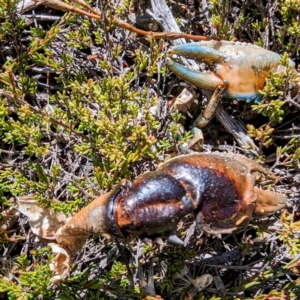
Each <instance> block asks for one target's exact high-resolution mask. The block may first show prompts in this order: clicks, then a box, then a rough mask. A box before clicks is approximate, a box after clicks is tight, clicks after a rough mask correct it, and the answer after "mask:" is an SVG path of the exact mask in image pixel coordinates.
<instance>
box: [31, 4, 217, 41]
mask: <svg viewBox="0 0 300 300" xmlns="http://www.w3.org/2000/svg"><path fill="white" fill-rule="evenodd" d="M34 1H35V2H36V3H37V5H45V6H47V7H51V8H54V9H58V10H62V11H69V12H74V13H78V14H81V15H83V16H86V17H89V18H92V19H96V20H102V15H101V14H100V13H99V12H97V11H96V10H94V9H93V8H92V7H90V6H89V5H88V4H86V3H85V2H83V1H82V0H74V2H76V3H77V4H78V5H80V6H82V7H84V8H86V9H88V10H89V11H91V12H87V11H85V10H83V9H80V8H77V7H74V6H72V5H69V4H66V3H64V2H62V1H60V0H34ZM114 21H115V22H116V26H118V27H120V28H123V29H126V30H129V31H131V32H134V33H136V34H139V35H143V36H146V37H148V38H150V39H166V40H175V39H180V38H186V39H189V40H193V41H203V40H205V41H209V40H211V39H212V38H211V37H207V36H202V35H192V34H186V33H178V32H153V31H145V30H142V29H139V28H136V27H134V26H132V25H130V24H129V23H127V22H125V21H122V20H119V19H115V20H114Z"/></svg>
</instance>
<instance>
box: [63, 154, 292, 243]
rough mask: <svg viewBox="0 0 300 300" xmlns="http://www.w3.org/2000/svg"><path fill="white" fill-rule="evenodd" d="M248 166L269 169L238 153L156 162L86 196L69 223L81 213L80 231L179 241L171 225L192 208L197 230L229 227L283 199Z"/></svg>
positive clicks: (273, 209) (214, 231)
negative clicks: (90, 198) (86, 200)
mask: <svg viewBox="0 0 300 300" xmlns="http://www.w3.org/2000/svg"><path fill="white" fill-rule="evenodd" d="M253 171H255V172H260V173H264V174H265V175H268V174H269V172H268V171H267V170H266V169H264V168H263V167H262V166H260V165H259V164H258V163H256V162H253V161H251V160H249V159H247V158H245V157H242V156H240V155H233V154H221V153H211V154H207V153H195V154H189V155H182V156H179V157H176V158H173V159H171V160H169V161H167V162H166V163H164V164H161V165H160V166H159V167H158V169H157V171H154V172H146V173H144V174H142V175H140V176H139V177H137V178H136V179H135V180H134V181H132V182H131V181H128V180H125V181H123V182H122V183H121V184H120V185H118V186H117V187H116V188H115V189H114V190H113V191H112V192H110V193H108V194H106V195H103V196H101V197H99V198H97V199H95V200H94V201H93V202H91V203H90V204H89V205H88V206H87V207H85V208H84V209H83V210H82V212H79V213H78V216H74V217H73V220H71V221H70V222H71V223H70V224H71V225H72V226H73V228H74V224H75V223H76V221H75V220H76V218H78V219H85V222H84V224H82V225H81V228H80V230H81V231H85V232H90V233H95V234H100V235H104V236H113V237H116V238H121V239H125V238H127V237H128V236H130V235H133V236H137V237H141V238H144V237H150V238H155V237H160V236H163V237H165V238H167V239H169V240H170V241H171V242H175V243H178V244H182V241H181V240H180V239H179V238H178V237H177V236H176V235H175V230H176V226H177V224H178V223H179V221H180V220H181V219H182V218H183V217H184V216H186V215H188V214H193V215H194V216H195V219H196V222H197V225H198V227H200V229H201V230H203V231H205V232H207V233H210V234H220V233H231V232H233V231H234V230H236V229H237V228H239V227H241V226H245V225H247V224H248V222H249V221H250V220H251V218H252V217H253V216H257V217H259V216H262V215H267V214H270V213H274V212H276V211H278V210H279V209H281V208H282V207H284V206H285V205H286V201H287V199H286V197H285V196H284V195H281V194H277V193H274V192H271V191H264V190H261V189H258V188H256V187H255V177H254V176H253V175H252V172H253ZM66 226H67V227H68V226H69V227H70V225H68V224H66ZM76 226H77V225H76Z"/></svg>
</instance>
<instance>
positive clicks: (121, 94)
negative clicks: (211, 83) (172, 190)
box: [0, 0, 300, 300]
mask: <svg viewBox="0 0 300 300" xmlns="http://www.w3.org/2000/svg"><path fill="white" fill-rule="evenodd" d="M89 2H91V3H90V4H91V5H92V6H94V5H95V3H94V2H92V1H89ZM209 2H210V3H209V6H208V9H209V14H202V13H200V12H199V10H201V7H200V6H199V5H198V4H189V5H186V6H178V5H177V4H176V3H173V1H171V2H170V3H168V4H169V5H170V6H172V7H173V11H174V14H177V15H176V16H175V17H176V18H178V19H180V20H181V21H182V20H185V22H178V23H179V24H181V25H182V30H183V31H186V32H187V31H189V32H190V31H193V33H195V34H203V31H204V33H205V34H208V35H211V36H218V37H219V38H221V39H227V40H229V39H232V38H237V39H239V40H243V41H247V42H252V43H256V44H258V45H260V46H263V47H266V48H268V49H270V50H272V51H276V52H278V53H280V54H282V61H281V63H282V65H283V66H284V67H285V69H284V70H283V71H282V72H281V73H276V72H275V70H274V72H272V73H271V74H270V76H269V78H268V80H267V82H266V86H265V88H264V90H262V91H261V93H262V95H263V100H262V102H260V103H258V104H255V105H253V106H252V108H251V105H246V104H244V103H235V104H234V105H235V107H234V108H232V106H231V105H232V103H227V102H226V101H224V104H225V105H227V106H228V110H229V111H230V110H231V111H232V113H233V116H234V117H238V118H241V119H243V118H244V123H245V124H246V125H247V129H248V133H249V136H251V137H252V138H253V139H254V140H255V142H256V144H257V146H258V148H259V153H258V154H259V157H257V159H260V160H261V161H264V162H266V163H268V164H269V166H270V168H271V169H272V170H273V171H275V175H276V177H277V179H278V181H279V183H280V184H281V187H282V188H281V190H280V191H287V190H288V191H290V194H289V198H290V199H291V205H290V207H289V208H288V210H287V211H285V212H284V213H283V214H282V216H281V219H280V222H281V223H280V224H281V225H280V226H279V225H274V226H273V227H272V228H273V229H272V230H267V229H266V228H268V227H267V225H266V227H264V226H263V224H260V223H259V222H258V223H255V225H254V226H253V228H252V229H251V230H250V233H248V234H247V233H245V235H243V233H237V234H235V235H229V236H227V237H226V238H225V239H220V238H216V237H200V236H197V239H195V240H193V243H189V245H188V247H187V248H184V249H182V248H180V247H178V246H174V245H169V244H168V246H166V247H164V248H163V249H160V248H159V247H156V246H153V245H147V244H143V245H142V246H141V242H140V241H136V240H134V241H133V242H131V243H129V244H128V245H123V244H121V245H118V247H117V248H118V250H116V251H115V252H114V249H115V248H114V247H116V246H115V245H116V241H106V240H104V239H100V238H99V237H91V238H90V240H89V241H88V242H87V244H86V245H85V246H84V248H83V249H82V251H81V253H79V254H78V256H77V257H76V259H75V262H74V267H73V270H72V273H71V276H70V278H68V279H67V280H66V281H65V282H63V283H61V284H59V285H54V284H51V283H50V278H51V277H52V276H53V274H52V272H51V271H50V268H49V263H50V262H51V260H52V259H53V257H54V256H53V254H52V253H51V251H50V248H48V247H47V243H46V242H45V241H43V240H42V239H39V238H37V237H35V236H34V235H33V234H32V233H31V232H30V228H29V225H28V223H27V222H26V219H25V217H24V216H19V215H18V217H19V219H18V221H16V220H15V223H14V224H13V225H12V227H11V228H9V229H7V228H6V229H3V228H4V227H1V226H0V299H10V300H13V299H16V300H17V299H18V300H22V299H24V300H25V299H60V300H64V299H99V300H100V299H149V300H150V299H161V298H155V297H152V296H149V295H147V292H145V291H144V290H143V288H144V287H145V285H146V284H147V283H148V279H149V278H151V276H152V279H153V281H154V285H155V288H156V291H157V294H158V295H161V297H162V298H163V299H188V298H186V296H185V295H186V294H185V292H184V291H185V290H186V289H187V287H188V286H189V285H190V281H191V280H192V279H194V278H195V277H197V276H200V273H201V272H202V273H201V274H205V273H211V274H212V275H213V276H214V278H215V280H216V281H215V286H217V284H216V283H217V279H216V278H222V280H223V283H224V285H223V288H222V285H220V286H217V287H215V286H214V287H211V288H209V289H208V290H204V291H202V292H199V293H197V295H196V296H195V297H194V299H211V300H213V299H214V300H217V299H299V297H300V292H299V291H300V289H299V272H300V269H299V263H298V260H299V255H300V250H299V231H300V228H299V225H300V224H299V207H298V206H297V204H295V203H296V200H298V199H299V182H300V178H299V169H300V166H299V158H300V146H299V142H300V135H299V126H300V124H299V108H300V101H299V93H298V94H295V93H294V92H293V90H292V87H291V84H295V83H296V81H297V79H298V78H297V73H296V71H295V69H294V68H293V67H291V66H290V65H289V63H288V57H290V58H292V59H296V60H297V61H296V62H298V63H299V50H300V46H299V37H300V23H299V22H300V1H299V0H298V1H297V0H294V1H293V0H289V1H288V0H280V1H277V2H275V1H274V3H269V4H268V5H269V6H268V7H267V6H265V5H263V4H262V2H261V1H250V0H246V1H242V3H240V4H237V2H236V1H230V0H226V1H215V0H211V1H209ZM271 2H272V1H271ZM189 3H190V2H189ZM144 5H147V4H146V3H138V2H136V1H130V0H127V1H123V2H120V3H119V2H115V1H104V2H103V3H101V5H100V9H101V11H102V13H103V14H104V16H105V18H104V19H103V21H98V20H92V19H89V18H87V17H83V16H80V15H79V14H77V13H64V12H60V11H55V10H51V14H53V15H51V14H50V12H49V10H48V9H47V8H42V7H40V8H38V9H37V10H35V13H36V15H44V16H49V18H48V19H47V18H46V19H47V21H45V22H42V21H40V20H39V19H38V18H37V19H35V20H33V19H32V18H29V17H28V16H27V17H25V16H22V15H20V14H18V13H17V1H16V0H9V1H7V0H0V50H1V53H0V66H1V68H0V153H1V161H0V213H1V212H3V215H2V214H0V222H1V220H2V219H5V218H6V216H5V214H4V212H5V211H6V210H8V208H9V207H12V206H13V205H15V199H16V198H17V197H19V196H23V195H28V194H32V195H34V197H35V199H36V200H37V201H38V202H39V203H40V205H41V206H43V207H51V208H52V209H54V210H55V211H61V212H64V213H66V214H69V213H75V212H77V211H78V210H80V209H81V208H82V207H84V206H85V205H87V203H89V202H90V201H91V200H93V199H94V198H96V197H97V196H99V195H100V194H102V193H104V192H106V191H109V190H111V189H112V187H114V186H115V185H116V184H117V183H119V182H120V181H121V180H122V179H123V178H129V179H133V178H135V177H136V176H138V175H139V174H142V173H144V172H145V171H147V170H154V169H155V168H156V166H157V165H158V164H159V163H160V162H162V161H164V160H165V159H166V158H168V157H170V156H172V155H177V154H179V148H180V146H181V145H182V144H184V143H185V142H187V141H188V140H189V139H190V138H191V133H190V131H189V128H190V126H189V125H190V123H191V122H192V121H190V123H189V120H190V119H191V120H192V119H193V117H195V115H196V113H195V111H192V112H191V113H190V114H189V115H188V117H187V120H188V121H187V122H186V123H185V124H181V115H180V114H179V112H178V111H176V109H175V108H174V107H173V105H172V101H171V100H172V96H173V97H174V96H177V95H178V94H179V92H180V90H181V86H180V80H179V79H178V78H175V76H171V75H170V73H169V71H168V70H167V68H166V64H165V57H166V50H167V49H168V47H170V44H171V42H170V41H163V40H157V41H156V40H151V39H145V38H142V37H139V36H135V35H133V34H131V33H130V32H128V31H125V30H123V29H120V28H118V27H116V24H115V21H114V19H113V18H112V16H114V17H115V18H120V19H122V20H125V21H127V22H129V23H132V22H133V21H132V20H133V19H134V18H133V16H134V15H137V14H138V13H139V11H141V10H142V8H143V9H144V8H145V7H144ZM26 14H27V13H26ZM28 14H29V13H28ZM50 16H54V17H57V19H56V20H54V21H53V19H51V18H50ZM187 16H188V17H187ZM196 17H198V18H200V19H201V20H200V21H199V22H198V20H197V18H196ZM54 19H55V18H54ZM270 20H271V21H272V22H271V21H270ZM201 22H202V23H201ZM199 24H203V28H205V30H203V29H201V30H200V27H201V26H200V27H199ZM197 28H198V30H199V32H198V31H197ZM201 28H202V27H201ZM297 55H298V56H297ZM198 93H200V91H198ZM199 99H201V97H199ZM195 110H196V111H198V108H197V109H195ZM247 114H250V115H251V114H254V117H252V119H251V118H250V119H249V118H248V119H246V116H247ZM290 120H293V123H291V121H290ZM183 126H184V127H185V129H186V131H185V132H184V133H183V132H182V127H183ZM214 126H215V127H214ZM219 126H220V124H218V123H217V124H216V123H213V125H211V126H208V129H204V132H205V137H207V140H209V141H210V140H213V139H214V138H215V135H214V134H215V133H216V132H222V130H223V129H220V128H219ZM212 132H213V133H212ZM217 135H218V134H217ZM218 138H220V136H217V139H218ZM220 140H222V139H220ZM228 143H229V144H230V143H231V144H234V143H232V141H231V140H230V141H229V142H228ZM228 143H227V142H226V143H224V141H223V143H222V144H219V145H217V146H216V145H213V146H211V145H209V147H215V148H216V149H221V150H222V146H224V147H226V145H227V144H228ZM234 149H235V148H234ZM245 151H251V149H247V150H245ZM270 161H271V162H272V163H270ZM264 184H265V185H268V184H269V183H268V182H265V183H264ZM274 218H275V217H274ZM187 219H188V218H187ZM272 221H273V222H274V223H275V224H277V223H276V220H275V219H272ZM277 222H279V221H278V220H277ZM0 225H2V223H0ZM190 226H191V222H189V219H188V220H186V222H185V223H181V224H180V228H178V231H179V234H181V235H182V237H183V238H184V237H186V235H187V234H188V232H189V231H188V230H189V228H190ZM242 240H243V243H246V244H247V247H246V248H247V249H245V250H244V249H243V244H242V243H241V241H242ZM235 248H237V249H240V250H241V257H238V258H234V259H232V260H230V259H229V260H228V261H229V265H230V266H231V264H232V265H234V266H236V265H238V264H240V266H241V268H237V269H236V270H235V269H233V268H228V269H226V265H225V266H224V267H223V268H220V267H218V266H216V265H218V263H217V262H213V261H210V262H209V263H208V264H207V265H202V266H201V267H200V266H198V265H197V266H198V270H197V272H195V274H194V273H193V272H191V274H189V275H188V276H187V277H188V278H189V280H190V281H188V282H185V283H184V284H183V285H180V286H176V284H177V282H178V281H176V280H175V278H176V274H177V273H180V271H181V270H182V269H184V267H187V268H188V269H189V270H191V269H192V268H191V267H190V265H189V264H187V261H192V260H193V259H194V258H195V257H196V256H198V257H201V259H205V258H207V257H211V256H213V257H215V256H220V255H221V256H222V255H223V254H224V253H225V252H227V251H231V250H233V249H235ZM109 253H114V254H112V256H111V257H112V259H111V261H109V260H108V261H107V263H106V264H104V263H103V261H104V260H105V259H107V257H109V255H108V254H109ZM283 254H285V255H283ZM279 258H280V259H279ZM264 259H265V260H264ZM254 262H256V264H255V263H254ZM262 263H264V264H266V267H264V266H262ZM102 264H103V265H102ZM222 264H223V263H220V264H219V265H222ZM248 264H249V266H250V267H249V268H248V267H247V266H246V265H248ZM244 265H245V267H244ZM253 265H254V267H253V268H252V266H253ZM243 267H244V268H243ZM201 268H202V269H201ZM200 269H201V272H200V271H199V270H200ZM151 272H152V273H151ZM199 272H200V273H199ZM151 274H152V275H151ZM141 282H142V283H141ZM145 282H146V284H145ZM157 297H158V296H157Z"/></svg>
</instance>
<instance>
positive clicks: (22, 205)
mask: <svg viewBox="0 0 300 300" xmlns="http://www.w3.org/2000/svg"><path fill="white" fill-rule="evenodd" d="M18 210H19V211H20V212H21V213H22V214H24V215H25V216H27V217H28V220H29V224H30V227H31V229H32V232H33V233H34V234H36V235H38V236H40V237H42V238H44V239H49V240H55V239H56V236H55V233H56V231H57V230H58V229H59V228H60V227H62V226H64V225H65V224H66V223H67V222H68V220H69V219H70V217H68V216H66V215H65V214H63V213H60V212H54V211H53V210H51V209H50V208H43V207H41V206H39V204H38V203H37V202H36V200H35V199H34V196H33V195H27V196H22V197H19V198H18Z"/></svg>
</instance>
